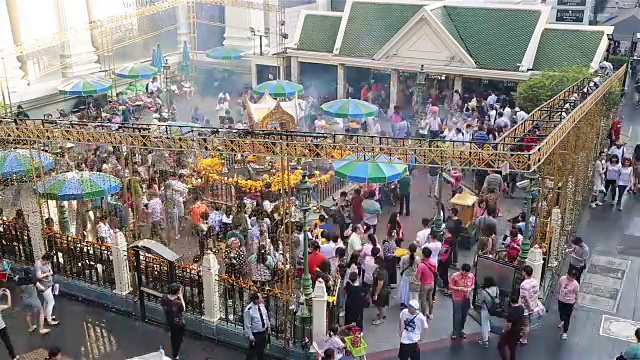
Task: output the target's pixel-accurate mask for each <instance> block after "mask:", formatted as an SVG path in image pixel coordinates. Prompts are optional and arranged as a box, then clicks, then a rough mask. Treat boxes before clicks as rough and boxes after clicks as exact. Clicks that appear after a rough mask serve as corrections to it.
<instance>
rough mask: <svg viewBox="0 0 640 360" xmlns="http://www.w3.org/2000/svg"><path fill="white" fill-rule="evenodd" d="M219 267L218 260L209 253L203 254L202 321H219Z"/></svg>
mask: <svg viewBox="0 0 640 360" xmlns="http://www.w3.org/2000/svg"><path fill="white" fill-rule="evenodd" d="M219 272H220V265H219V264H218V259H217V258H216V256H215V255H214V254H213V253H212V252H211V251H210V250H207V252H205V254H204V257H203V258H202V285H203V287H204V288H203V293H204V319H205V320H209V321H212V322H215V321H218V319H220V299H221V296H220V288H219V284H218V280H217V277H218V274H219Z"/></svg>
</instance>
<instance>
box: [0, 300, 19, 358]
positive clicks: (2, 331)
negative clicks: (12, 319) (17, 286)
mask: <svg viewBox="0 0 640 360" xmlns="http://www.w3.org/2000/svg"><path fill="white" fill-rule="evenodd" d="M2 295H4V296H6V297H7V304H6V305H5V306H6V307H5V308H10V307H11V292H9V290H8V289H0V297H2ZM0 339H1V340H2V342H3V343H4V347H6V348H7V352H8V353H9V358H11V359H13V360H17V359H18V358H19V357H18V355H17V354H16V352H15V350H14V349H13V344H11V338H10V337H9V331H8V330H7V324H5V322H4V319H3V318H2V313H0Z"/></svg>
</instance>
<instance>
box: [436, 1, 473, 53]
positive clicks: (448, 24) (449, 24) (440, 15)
mask: <svg viewBox="0 0 640 360" xmlns="http://www.w3.org/2000/svg"><path fill="white" fill-rule="evenodd" d="M431 14H432V15H433V16H434V17H435V18H436V20H438V22H439V23H440V24H441V25H442V26H443V27H444V29H445V30H447V32H448V33H449V34H450V35H451V36H452V37H453V39H454V40H455V41H457V42H458V44H459V45H460V46H462V48H463V49H464V51H467V47H466V46H465V45H464V41H462V38H461V37H460V34H458V30H457V29H456V25H455V24H454V23H453V21H452V20H451V17H449V13H447V10H446V9H445V8H444V6H442V7H439V8H435V9H433V10H431Z"/></svg>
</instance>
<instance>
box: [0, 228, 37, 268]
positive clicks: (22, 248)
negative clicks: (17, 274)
mask: <svg viewBox="0 0 640 360" xmlns="http://www.w3.org/2000/svg"><path fill="white" fill-rule="evenodd" d="M0 257H1V258H2V259H8V260H11V261H13V262H16V263H21V264H28V265H32V264H33V263H34V262H35V259H34V255H33V245H32V243H31V234H30V233H29V228H28V227H27V226H21V225H19V224H17V223H16V222H14V221H11V220H2V219H0Z"/></svg>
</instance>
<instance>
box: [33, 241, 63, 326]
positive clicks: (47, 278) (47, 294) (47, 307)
mask: <svg viewBox="0 0 640 360" xmlns="http://www.w3.org/2000/svg"><path fill="white" fill-rule="evenodd" d="M52 260H53V254H51V253H49V252H46V253H44V254H43V255H42V257H41V258H40V260H38V261H36V263H35V265H34V268H33V270H34V272H35V274H36V279H37V282H36V289H38V291H39V292H40V293H42V297H43V298H44V303H43V307H44V316H45V317H46V319H47V323H49V325H58V324H59V323H60V322H59V321H58V320H56V319H55V318H54V317H53V315H52V313H53V306H54V305H55V303H56V301H55V300H54V299H53V292H52V288H53V270H51V261H52Z"/></svg>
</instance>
